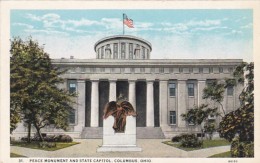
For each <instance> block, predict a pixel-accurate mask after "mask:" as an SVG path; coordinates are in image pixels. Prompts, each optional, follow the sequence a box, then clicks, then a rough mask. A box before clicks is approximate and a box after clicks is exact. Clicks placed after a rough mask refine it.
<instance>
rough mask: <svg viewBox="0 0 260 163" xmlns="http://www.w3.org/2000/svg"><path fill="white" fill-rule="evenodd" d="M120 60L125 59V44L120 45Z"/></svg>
mask: <svg viewBox="0 0 260 163" xmlns="http://www.w3.org/2000/svg"><path fill="white" fill-rule="evenodd" d="M121 59H125V43H121Z"/></svg>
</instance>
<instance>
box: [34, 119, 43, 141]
mask: <svg viewBox="0 0 260 163" xmlns="http://www.w3.org/2000/svg"><path fill="white" fill-rule="evenodd" d="M34 126H35V128H36V130H37V133H38V135H39V137H40V142H43V137H42V133H41V129H40V127H39V126H37V125H36V123H34Z"/></svg>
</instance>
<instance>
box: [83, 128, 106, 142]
mask: <svg viewBox="0 0 260 163" xmlns="http://www.w3.org/2000/svg"><path fill="white" fill-rule="evenodd" d="M80 137H81V138H87V139H101V138H102V137H103V127H84V128H83V130H82V132H81V134H80Z"/></svg>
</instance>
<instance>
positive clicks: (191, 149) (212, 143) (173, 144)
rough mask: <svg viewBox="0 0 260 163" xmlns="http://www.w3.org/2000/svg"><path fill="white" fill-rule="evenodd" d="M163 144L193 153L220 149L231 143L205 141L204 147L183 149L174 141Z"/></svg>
mask: <svg viewBox="0 0 260 163" xmlns="http://www.w3.org/2000/svg"><path fill="white" fill-rule="evenodd" d="M162 143H164V144H167V145H170V146H173V147H176V148H179V149H182V150H185V151H193V150H198V149H203V148H209V147H218V146H225V145H230V143H229V142H228V141H227V140H204V141H203V146H202V147H197V148H186V147H181V146H180V144H179V143H174V142H172V141H164V142H162Z"/></svg>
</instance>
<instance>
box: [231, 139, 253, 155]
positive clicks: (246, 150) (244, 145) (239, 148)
mask: <svg viewBox="0 0 260 163" xmlns="http://www.w3.org/2000/svg"><path fill="white" fill-rule="evenodd" d="M231 156H232V157H254V143H253V142H239V140H238V138H235V139H234V140H233V141H232V143H231Z"/></svg>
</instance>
